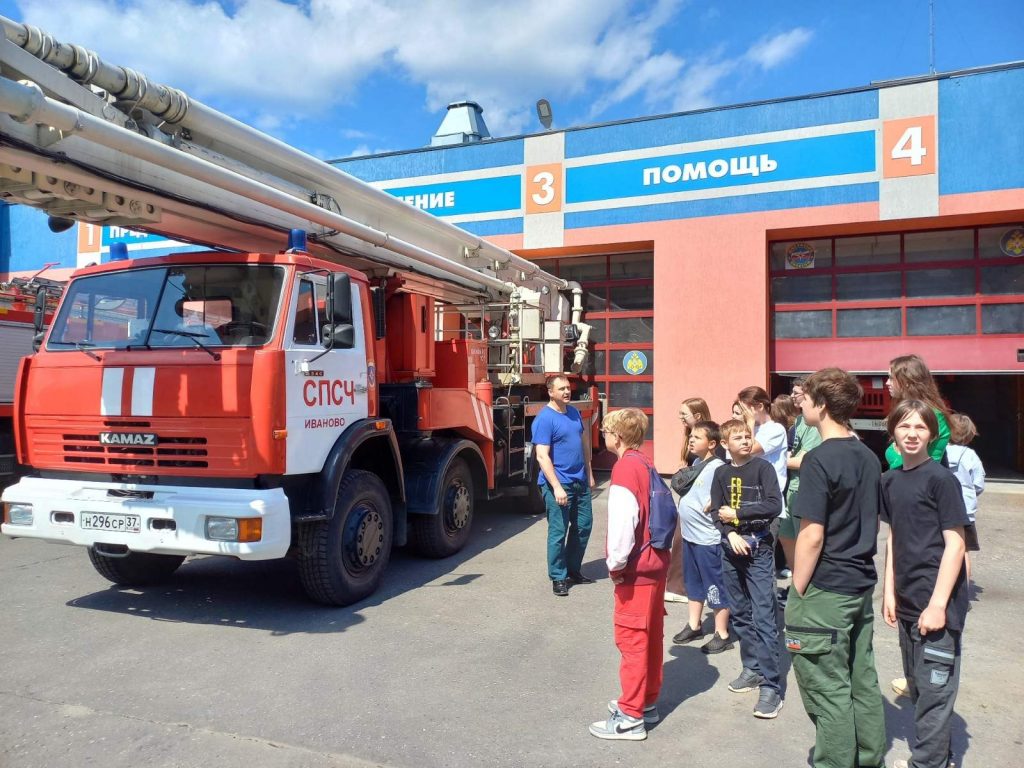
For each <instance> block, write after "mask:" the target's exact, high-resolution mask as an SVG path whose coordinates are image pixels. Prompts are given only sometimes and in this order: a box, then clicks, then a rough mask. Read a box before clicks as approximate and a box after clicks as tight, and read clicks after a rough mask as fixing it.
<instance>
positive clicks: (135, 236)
mask: <svg viewBox="0 0 1024 768" xmlns="http://www.w3.org/2000/svg"><path fill="white" fill-rule="evenodd" d="M102 229H103V234H102V236H101V238H100V242H101V243H102V244H103V246H110V245H113V244H114V243H127V244H128V245H129V247H130V246H133V245H139V244H140V243H167V244H169V245H170V244H172V243H174V241H173V240H169V239H168V238H166V237H164V236H163V235H155V234H152V233H150V232H133V231H132V230H130V229H125V228H124V227H103V228H102Z"/></svg>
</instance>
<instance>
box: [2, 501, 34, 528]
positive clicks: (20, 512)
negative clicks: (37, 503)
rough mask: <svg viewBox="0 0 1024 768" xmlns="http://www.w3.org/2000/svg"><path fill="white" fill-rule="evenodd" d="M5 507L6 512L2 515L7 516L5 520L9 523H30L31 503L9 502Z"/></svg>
mask: <svg viewBox="0 0 1024 768" xmlns="http://www.w3.org/2000/svg"><path fill="white" fill-rule="evenodd" d="M6 507H7V514H6V515H4V517H6V518H7V522H8V523H9V524H10V525H32V505H31V504H18V503H11V504H7V505H6Z"/></svg>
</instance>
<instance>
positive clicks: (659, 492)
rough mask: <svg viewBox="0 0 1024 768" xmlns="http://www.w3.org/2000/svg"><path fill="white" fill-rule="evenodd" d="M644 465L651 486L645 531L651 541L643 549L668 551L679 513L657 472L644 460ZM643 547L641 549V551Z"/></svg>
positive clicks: (670, 493)
mask: <svg viewBox="0 0 1024 768" xmlns="http://www.w3.org/2000/svg"><path fill="white" fill-rule="evenodd" d="M644 463H645V464H647V471H648V473H649V474H650V486H651V505H650V514H649V515H648V516H647V530H648V532H649V533H650V538H651V540H650V542H648V544H645V545H644V547H647V546H648V545H649V546H651V547H654V548H655V549H663V550H669V549H671V548H672V538H673V537H674V536H675V535H676V526H677V525H679V513H678V512H677V511H676V503H675V501H674V500H673V499H672V491H670V490H669V489H668V486H667V485H665V481H664V480H662V479H661V475H659V474H658V470H656V469H655V468H654V466H653V465H651V464H649V463H648V462H647V461H646V460H645V461H644ZM644 547H641V551H642V550H643V548H644Z"/></svg>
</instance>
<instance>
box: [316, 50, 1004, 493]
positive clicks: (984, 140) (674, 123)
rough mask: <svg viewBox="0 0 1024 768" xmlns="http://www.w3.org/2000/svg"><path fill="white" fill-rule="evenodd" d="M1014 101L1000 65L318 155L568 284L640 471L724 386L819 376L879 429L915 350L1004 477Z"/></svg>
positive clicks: (596, 370)
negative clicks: (902, 359)
mask: <svg viewBox="0 0 1024 768" xmlns="http://www.w3.org/2000/svg"><path fill="white" fill-rule="evenodd" d="M1021 93H1024V63H1017V64H1013V65H1006V66H999V67H991V68H984V69H978V70H971V71H965V72H958V73H952V74H947V75H939V76H935V77H927V78H920V79H914V80H907V81H898V82H892V83H881V84H876V85H872V86H871V87H866V88H861V89H854V90H850V91H844V92H840V93H829V94H822V95H815V96H808V97H803V98H794V99H783V100H778V101H772V102H766V103H757V104H750V105H742V106H736V107H727V108H719V109H710V110H706V111H701V112H693V113H686V114H677V115H667V116H662V117H650V118H641V119H636V120H629V121H624V122H619V123H611V124H605V125H597V126H591V127H583V128H573V129H566V130H558V131H548V132H545V133H541V134H536V135H530V136H524V137H517V138H509V139H490V138H486V128H482V133H481V126H482V121H481V120H480V116H479V108H478V107H476V105H475V104H473V103H472V102H468V103H467V102H463V103H460V104H455V105H452V107H450V111H449V115H448V118H446V120H445V123H443V124H442V126H441V129H439V131H438V135H437V136H435V142H434V143H435V144H437V145H438V146H431V147H428V148H425V149H418V150H413V151H409V152H396V153H389V154H385V155H377V156H371V157H364V158H356V159H350V160H344V161H337V163H336V164H337V165H338V166H339V167H341V168H342V169H343V170H345V171H347V172H349V173H351V174H353V175H355V176H357V177H359V178H361V179H364V180H366V181H369V182H372V183H374V184H375V185H378V186H380V187H382V188H384V189H387V190H388V191H390V192H392V193H393V194H395V195H398V196H400V197H402V198H404V199H405V200H406V201H407V202H409V203H411V204H412V205H416V206H418V207H421V208H425V209H427V210H429V211H431V212H433V213H435V214H437V215H438V216H441V217H443V218H445V219H447V220H449V221H451V222H453V223H457V224H458V225H459V226H461V227H463V228H465V229H468V230H470V231H472V232H474V233H477V234H479V235H480V236H482V237H485V238H487V239H489V240H492V241H494V242H495V243H497V244H499V245H502V246H504V247H506V248H509V249H511V250H514V251H516V252H517V253H520V254H521V255H523V256H524V257H526V258H529V259H531V260H534V261H537V262H538V263H540V264H541V265H543V266H544V267H545V268H546V269H548V270H549V271H552V272H555V273H557V274H559V275H560V276H562V277H565V278H567V279H570V280H576V281H578V282H579V283H581V284H582V286H583V288H584V290H585V295H586V310H587V312H586V322H587V323H589V324H591V325H592V326H593V327H594V332H593V334H592V335H591V339H592V342H593V345H592V349H593V350H594V354H593V356H592V362H591V363H590V366H589V368H588V369H587V379H588V380H589V381H590V382H592V383H594V384H596V385H597V387H598V389H599V390H600V391H601V392H602V393H603V395H604V396H605V397H606V398H607V401H608V407H609V408H611V409H614V408H620V407H624V406H638V407H640V408H642V409H643V410H644V411H646V412H647V413H648V414H649V415H650V416H651V429H650V431H649V434H648V440H649V441H650V442H649V443H648V445H647V448H648V449H649V450H650V451H651V452H652V453H653V455H654V456H655V458H656V461H657V465H658V467H659V468H660V469H661V470H662V471H671V470H672V469H674V468H675V466H676V464H677V462H678V456H679V450H680V444H679V435H680V429H679V421H678V418H677V413H678V406H679V403H680V401H681V400H682V399H683V398H686V397H693V396H697V397H703V398H705V399H706V400H707V401H708V403H709V404H710V406H711V411H712V415H713V416H714V417H716V418H717V419H720V420H721V419H725V418H728V416H729V413H730V407H731V404H732V401H733V399H734V398H735V396H736V393H737V392H738V391H739V390H740V389H741V388H742V387H745V386H747V385H751V384H759V385H766V386H767V388H768V389H769V390H770V391H771V394H773V395H775V394H779V393H780V392H782V391H788V386H789V380H790V377H792V376H794V375H797V374H801V373H806V372H810V371H813V370H815V369H818V368H821V367H824V366H829V365H838V366H841V367H844V368H846V369H848V370H850V371H853V372H855V373H857V374H861V375H862V376H863V378H862V381H863V383H864V384H865V387H866V389H867V391H868V398H867V400H868V403H867V406H866V408H865V410H864V412H863V413H862V414H861V415H862V416H864V419H863V420H859V421H858V423H857V426H858V427H859V428H860V429H862V430H863V431H862V434H864V435H865V436H866V437H876V438H880V437H881V435H880V434H879V433H875V435H871V434H870V432H871V428H872V427H874V428H877V427H878V426H879V422H878V421H877V420H879V419H881V418H882V417H883V416H884V414H885V413H886V412H887V410H888V398H887V395H886V394H885V389H884V386H883V382H884V379H885V374H886V372H887V370H888V363H889V360H890V359H892V358H893V357H895V356H897V355H902V354H908V353H917V354H919V355H921V356H922V357H923V358H924V359H925V360H926V361H927V362H928V364H929V366H930V367H931V369H932V370H933V371H934V372H935V373H936V374H938V375H937V378H938V381H939V385H940V389H941V391H942V393H943V395H944V396H945V398H946V399H947V400H948V402H949V404H950V406H951V407H952V408H953V409H955V410H960V411H963V412H965V413H968V414H969V415H970V416H971V417H972V418H973V419H974V420H975V422H976V423H977V424H978V428H979V432H980V435H981V436H980V437H979V439H978V442H977V443H976V448H977V450H978V451H979V453H980V454H981V455H982V457H983V458H984V461H985V463H986V466H987V467H989V468H990V471H991V472H992V473H993V474H996V475H999V474H1000V473H1002V474H1004V475H1006V474H1009V475H1011V476H1012V475H1013V474H1015V473H1019V472H1022V471H1024V422H1022V420H1021V413H1022V410H1024V131H1022V130H1021V127H1020V122H1019V114H1018V112H1019V110H1018V107H1017V102H1018V100H1019V95H1020V94H1021ZM460 113H461V118H460ZM449 118H450V119H449ZM460 119H461V120H462V123H463V125H462V126H461V128H460V126H459V125H458V124H457V123H458V122H459V120H460Z"/></svg>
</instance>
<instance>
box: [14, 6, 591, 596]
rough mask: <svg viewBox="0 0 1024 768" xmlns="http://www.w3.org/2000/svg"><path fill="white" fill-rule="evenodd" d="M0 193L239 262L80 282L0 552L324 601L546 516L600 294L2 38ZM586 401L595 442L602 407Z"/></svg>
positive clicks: (141, 577) (22, 371)
mask: <svg viewBox="0 0 1024 768" xmlns="http://www.w3.org/2000/svg"><path fill="white" fill-rule="evenodd" d="M0 25H2V26H3V29H4V32H5V36H4V38H3V39H0V196H2V197H3V198H4V199H6V200H7V201H9V202H14V203H22V204H26V205H32V206H35V207H38V208H41V209H43V210H45V211H47V212H48V213H49V214H50V215H51V216H55V217H60V218H65V219H67V218H70V219H74V220H77V221H80V222H88V223H92V224H97V225H116V226H121V227H130V228H135V229H139V230H142V231H147V232H155V233H160V234H164V235H167V236H169V237H172V238H175V239H178V240H184V241H189V242H195V243H202V244H207V245H211V246H214V247H215V248H216V249H217V250H213V251H209V252H200V253H182V254H177V255H171V256H162V257H156V258H141V259H128V258H127V253H125V252H124V250H120V251H117V250H116V249H115V251H114V252H112V254H111V260H110V261H109V262H108V263H104V264H99V265H94V266H90V267H86V268H84V269H81V270H79V271H77V272H76V273H75V274H74V275H73V276H72V279H71V281H70V282H69V283H68V285H67V287H66V290H65V292H64V295H63V298H62V300H61V302H60V305H59V309H58V310H57V313H56V315H55V317H54V318H53V322H52V324H51V325H50V328H49V329H48V331H47V332H43V331H42V328H41V323H39V324H38V328H39V332H38V333H37V335H36V345H37V347H38V351H36V352H35V353H34V354H32V355H30V356H27V357H24V358H23V359H22V360H21V363H20V367H19V369H18V374H17V381H16V384H15V414H14V416H15V437H16V442H17V453H18V457H19V460H20V461H21V463H22V464H24V465H26V467H27V468H28V469H29V474H28V475H27V476H26V477H24V478H22V479H21V480H20V481H19V482H18V483H17V484H16V485H13V486H11V487H9V488H7V489H6V491H5V492H4V494H3V502H4V521H3V526H2V531H3V533H4V534H7V535H9V536H13V537H24V538H37V539H42V540H45V541H50V542H60V543H67V544H78V545H80V546H84V547H88V551H89V557H90V559H91V560H92V563H93V565H94V566H95V567H96V569H97V570H98V571H99V572H100V573H101V574H103V575H104V576H106V577H107V578H109V579H110V580H112V581H114V582H116V583H119V584H143V583H147V582H152V581H154V580H157V579H160V578H163V577H166V576H169V575H170V574H171V573H173V572H174V570H175V569H177V568H178V566H179V565H180V564H181V563H182V561H183V560H184V559H185V557H187V556H188V555H192V554H205V555H227V556H231V557H236V558H241V559H248V560H261V559H270V558H280V557H285V556H288V555H291V556H294V557H295V558H296V559H297V560H298V563H299V572H300V575H301V578H302V582H303V585H304V587H305V589H306V591H307V593H308V594H309V596H310V597H311V598H313V599H314V600H316V601H319V602H322V603H326V604H334V605H346V604H350V603H352V602H355V601H357V600H360V599H362V598H364V597H366V596H367V595H369V594H370V593H372V592H373V591H374V589H375V588H376V587H377V585H378V583H379V582H380V579H381V576H382V573H383V571H384V569H385V567H386V565H387V563H388V559H389V557H390V554H391V549H392V547H393V546H395V545H404V544H406V543H407V542H408V543H410V544H412V545H414V546H415V547H416V549H417V550H419V551H420V552H422V553H424V554H425V555H427V556H433V557H443V556H446V555H450V554H452V553H454V552H456V551H458V550H459V549H461V548H462V547H463V545H464V544H465V543H466V540H467V537H468V535H469V533H470V527H471V524H472V520H473V512H474V508H475V505H476V504H477V503H478V502H479V501H481V500H483V499H487V498H489V497H492V496H494V495H498V494H501V493H509V492H513V491H518V492H519V493H525V494H527V495H530V494H531V492H535V469H534V464H533V462H532V461H531V450H530V448H531V446H530V445H529V443H528V441H527V437H528V430H529V424H530V421H531V419H532V417H533V416H534V415H535V414H536V413H537V412H538V411H539V409H540V408H542V407H544V406H545V403H546V402H547V396H546V391H545V378H546V377H547V376H550V375H553V374H556V373H557V374H562V373H568V374H569V375H572V372H573V371H579V370H580V368H581V367H582V365H583V363H584V361H585V358H586V354H587V334H588V331H589V328H588V327H587V326H586V325H585V324H584V323H583V322H582V319H581V306H580V299H581V291H580V290H579V286H575V285H572V284H568V283H566V282H565V281H563V280H560V279H559V278H557V277H555V276H553V275H550V274H547V273H545V272H543V271H541V270H540V269H539V268H538V267H537V266H535V265H534V264H532V263H530V262H529V261H526V260H524V259H521V258H519V257H517V256H516V255H514V254H512V253H510V252H509V251H506V250H503V249H500V248H497V247H495V246H494V245H491V244H489V243H486V242H484V241H482V240H480V239H479V238H476V237H475V236H473V235H471V234H469V233H467V232H465V231H463V230H461V229H458V228H456V227H454V226H452V225H450V224H447V223H445V222H442V221H440V220H438V219H436V218H434V217H432V216H431V215H429V214H427V213H425V212H423V211H419V210H417V209H415V208H413V207H411V206H409V205H407V204H405V203H404V202H402V201H400V200H397V199H395V198H393V197H392V196H390V195H388V194H387V193H385V192H383V191H381V190H378V189H375V188H373V187H371V186H368V185H366V184H364V183H362V182H360V181H358V180H356V179H354V178H352V177H351V176H348V175H347V174H345V173H343V172H341V171H339V170H337V169H336V168H333V167H332V166H329V165H327V164H325V163H322V162H320V161H318V160H316V159H314V158H312V157H310V156H308V155H305V154H303V153H301V152H299V151H297V150H295V149H294V148H291V147H288V146H287V145H285V144H282V143H281V142H279V141H277V140H275V139H273V138H271V137H268V136H266V135H264V134H261V133H259V132H257V131H255V130H253V129H251V128H249V127H247V126H245V125H242V124H240V123H238V122H236V121H234V120H232V119H231V118H229V117H226V116H224V115H222V114H220V113H217V112H215V111H214V110H212V109H210V108H208V107H205V106H204V105H202V104H200V103H198V102H195V101H192V100H190V99H189V98H188V97H187V96H186V95H185V94H183V93H181V92H179V91H175V90H174V89H171V88H167V87H165V86H161V85H157V84H154V83H151V82H149V81H147V80H146V79H145V78H144V77H143V76H142V75H139V74H138V73H136V72H134V71H132V70H129V69H124V68H121V67H115V66H112V65H110V64H108V63H106V62H104V61H102V60H100V59H99V58H98V57H96V56H95V54H92V53H90V52H89V51H86V50H85V49H83V48H80V47H78V46H70V45H65V44H62V43H60V42H58V41H56V40H54V39H53V38H51V37H49V36H48V35H46V34H45V33H43V32H41V31H40V30H38V29H35V28H33V27H29V26H26V25H21V24H18V23H16V22H13V21H10V20H7V19H2V18H0ZM580 394H581V398H580V400H579V401H578V402H577V403H576V405H577V407H579V408H580V410H581V411H582V413H583V416H584V421H585V423H586V424H587V425H589V429H588V433H587V436H588V438H589V439H591V440H593V439H594V438H595V437H596V417H597V407H598V404H597V402H596V400H595V394H596V393H594V392H589V393H580Z"/></svg>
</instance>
